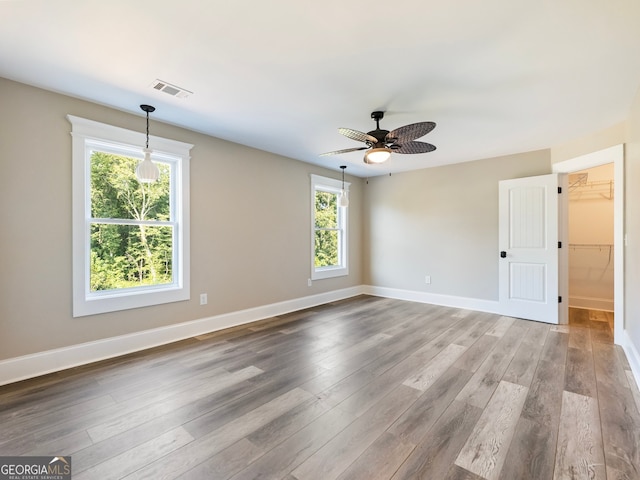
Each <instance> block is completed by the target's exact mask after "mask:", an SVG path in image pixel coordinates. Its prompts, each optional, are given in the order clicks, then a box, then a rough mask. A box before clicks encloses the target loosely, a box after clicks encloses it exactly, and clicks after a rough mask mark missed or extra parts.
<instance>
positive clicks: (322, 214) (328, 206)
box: [315, 191, 338, 228]
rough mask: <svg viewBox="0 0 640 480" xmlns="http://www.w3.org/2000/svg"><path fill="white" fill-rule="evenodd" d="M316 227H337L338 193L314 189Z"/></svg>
mask: <svg viewBox="0 0 640 480" xmlns="http://www.w3.org/2000/svg"><path fill="white" fill-rule="evenodd" d="M315 217H316V228H337V227H338V195H337V194H335V193H329V192H321V191H316V215H315Z"/></svg>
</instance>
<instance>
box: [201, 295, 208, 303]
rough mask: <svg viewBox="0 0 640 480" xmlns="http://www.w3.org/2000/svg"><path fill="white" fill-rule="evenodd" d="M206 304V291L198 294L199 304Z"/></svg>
mask: <svg viewBox="0 0 640 480" xmlns="http://www.w3.org/2000/svg"><path fill="white" fill-rule="evenodd" d="M206 304H207V294H206V293H201V294H200V305H206Z"/></svg>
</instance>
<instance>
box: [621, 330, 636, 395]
mask: <svg viewBox="0 0 640 480" xmlns="http://www.w3.org/2000/svg"><path fill="white" fill-rule="evenodd" d="M620 345H621V346H622V349H623V350H624V353H626V355H627V359H628V360H629V365H630V366H631V372H633V376H634V378H635V379H636V384H637V385H638V386H640V353H638V350H636V347H635V345H634V344H633V342H632V341H631V337H629V334H628V333H627V331H626V330H624V331H623V333H622V342H620Z"/></svg>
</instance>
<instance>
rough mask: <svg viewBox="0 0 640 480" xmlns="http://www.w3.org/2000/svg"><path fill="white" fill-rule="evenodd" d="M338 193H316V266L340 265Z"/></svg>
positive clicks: (319, 191)
mask: <svg viewBox="0 0 640 480" xmlns="http://www.w3.org/2000/svg"><path fill="white" fill-rule="evenodd" d="M338 222H339V209H338V195H337V194H336V193H332V192H325V191H321V190H316V194H315V266H316V267H332V266H337V265H340V251H339V245H340V238H339V236H340V229H339V223H338Z"/></svg>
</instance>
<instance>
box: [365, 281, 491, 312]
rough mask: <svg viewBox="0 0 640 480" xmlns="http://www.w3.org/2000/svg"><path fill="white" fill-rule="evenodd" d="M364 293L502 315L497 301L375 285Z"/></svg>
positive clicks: (367, 288) (369, 286)
mask: <svg viewBox="0 0 640 480" xmlns="http://www.w3.org/2000/svg"><path fill="white" fill-rule="evenodd" d="M363 293H365V294H366V295H373V296H376V297H385V298H394V299H397V300H407V301H410V302H419V303H429V304H432V305H441V306H443V307H453V308H462V309H465V310H477V311H479V312H487V313H495V314H498V315H502V313H501V311H500V303H499V302H497V301H495V300H483V299H480V298H468V297H456V296H453V295H441V294H437V293H427V292H419V291H414V290H401V289H398V288H388V287H376V286H373V285H365V286H364V292H363Z"/></svg>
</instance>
